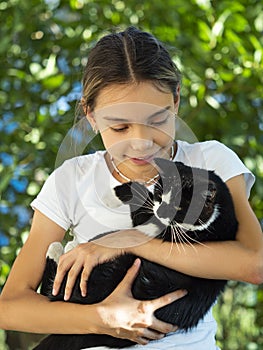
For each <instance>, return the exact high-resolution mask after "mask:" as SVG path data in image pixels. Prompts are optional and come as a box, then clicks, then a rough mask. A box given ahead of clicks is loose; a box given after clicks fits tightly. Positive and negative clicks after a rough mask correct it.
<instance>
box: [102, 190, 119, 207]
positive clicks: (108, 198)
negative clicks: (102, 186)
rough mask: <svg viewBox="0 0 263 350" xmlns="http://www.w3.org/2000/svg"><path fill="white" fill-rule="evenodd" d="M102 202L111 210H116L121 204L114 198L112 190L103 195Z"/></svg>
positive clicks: (114, 194)
mask: <svg viewBox="0 0 263 350" xmlns="http://www.w3.org/2000/svg"><path fill="white" fill-rule="evenodd" d="M102 201H103V203H104V204H105V205H106V206H107V207H109V208H112V209H113V208H118V207H120V206H121V205H122V204H123V203H122V201H121V200H119V198H118V197H117V196H116V193H115V190H114V188H112V189H111V190H109V191H108V192H107V193H105V195H104V196H103V197H102Z"/></svg>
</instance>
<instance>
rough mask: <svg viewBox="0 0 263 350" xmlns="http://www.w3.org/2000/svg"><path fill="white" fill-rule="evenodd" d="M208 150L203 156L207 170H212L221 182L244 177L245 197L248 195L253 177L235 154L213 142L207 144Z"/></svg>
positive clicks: (253, 180)
mask: <svg viewBox="0 0 263 350" xmlns="http://www.w3.org/2000/svg"><path fill="white" fill-rule="evenodd" d="M207 145H208V148H207V149H206V150H205V152H204V155H205V158H206V161H207V163H208V168H209V169H211V170H214V171H215V173H216V174H217V175H219V176H220V177H221V178H222V180H223V181H225V182H226V181H227V180H229V179H231V178H232V177H235V176H237V175H241V174H243V175H244V179H245V183H246V192H247V197H249V195H250V191H251V188H252V186H253V184H254V182H255V176H254V175H253V174H252V172H251V171H250V170H249V169H248V168H247V167H246V166H245V164H244V163H243V162H242V161H241V160H240V158H239V157H238V156H237V154H236V153H235V152H233V151H232V150H231V149H230V148H228V147H227V146H225V145H224V144H222V143H220V142H218V141H213V142H211V143H210V144H209V143H208V144H207Z"/></svg>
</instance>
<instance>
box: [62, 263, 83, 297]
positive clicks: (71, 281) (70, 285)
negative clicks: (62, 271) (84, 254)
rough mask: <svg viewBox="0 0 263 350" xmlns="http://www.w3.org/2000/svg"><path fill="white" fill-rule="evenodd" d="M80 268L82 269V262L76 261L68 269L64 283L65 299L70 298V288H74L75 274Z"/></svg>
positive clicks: (76, 274)
mask: <svg viewBox="0 0 263 350" xmlns="http://www.w3.org/2000/svg"><path fill="white" fill-rule="evenodd" d="M81 269H82V264H81V263H78V262H77V261H76V262H75V264H74V265H73V266H72V267H71V269H70V270H69V272H68V277H67V283H66V287H65V294H64V300H65V301H67V300H69V299H70V296H71V293H72V290H73V288H74V285H75V282H76V279H77V276H78V274H79V273H80V271H81Z"/></svg>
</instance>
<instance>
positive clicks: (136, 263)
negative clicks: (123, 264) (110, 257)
mask: <svg viewBox="0 0 263 350" xmlns="http://www.w3.org/2000/svg"><path fill="white" fill-rule="evenodd" d="M140 262H141V261H140V259H138V258H137V259H135V261H134V263H133V265H134V266H139V265H140Z"/></svg>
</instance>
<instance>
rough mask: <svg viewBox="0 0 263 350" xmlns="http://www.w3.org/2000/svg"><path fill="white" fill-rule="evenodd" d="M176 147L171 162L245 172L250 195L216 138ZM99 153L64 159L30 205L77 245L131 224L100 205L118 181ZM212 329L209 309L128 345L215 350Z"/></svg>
mask: <svg viewBox="0 0 263 350" xmlns="http://www.w3.org/2000/svg"><path fill="white" fill-rule="evenodd" d="M177 145H178V147H177V152H176V155H175V158H174V161H180V162H183V163H184V164H186V165H189V166H193V167H199V168H204V169H208V170H214V171H215V173H216V174H217V175H219V176H220V177H221V178H222V180H223V181H227V180H229V179H230V178H232V177H234V176H237V175H240V174H244V178H245V181H246V188H247V196H249V193H250V190H251V187H252V185H253V183H254V180H255V179H254V176H253V174H252V173H251V172H250V171H249V170H248V169H247V168H246V167H245V165H244V164H243V163H242V162H241V160H240V159H239V158H238V156H237V155H236V154H235V153H234V152H233V151H231V150H230V149H229V148H227V147H226V146H224V145H223V144H221V143H219V142H217V141H207V142H197V143H194V144H189V143H187V142H184V141H177ZM104 155H105V151H98V152H96V153H94V154H89V155H84V156H79V157H75V158H72V159H70V160H67V161H65V162H64V163H63V165H62V166H60V167H59V168H58V169H56V170H55V171H54V172H53V173H52V174H51V175H50V176H49V178H48V179H47V181H46V182H45V184H44V186H43V188H42V190H41V191H40V193H39V194H38V196H37V198H36V199H34V200H33V202H32V203H31V206H32V208H33V209H38V210H39V211H41V212H42V213H43V214H44V215H46V216H47V217H48V218H50V219H51V220H52V221H54V222H55V223H57V224H58V225H59V226H61V227H63V228H64V229H65V230H68V229H69V228H70V227H71V229H72V230H73V232H74V236H75V237H74V238H75V239H76V240H77V241H78V243H83V242H87V241H88V240H90V239H91V238H93V237H94V236H97V235H98V234H100V233H104V232H110V231H113V230H121V229H127V228H131V227H132V222H131V219H130V215H129V207H128V206H127V205H122V206H120V207H118V208H115V209H112V208H109V207H108V206H107V205H106V204H105V203H104V198H105V195H106V194H107V193H108V191H109V190H110V188H113V187H114V186H116V185H119V184H120V183H119V182H118V181H117V180H116V179H115V178H114V177H113V176H112V174H111V172H110V171H109V169H108V167H107V164H106V162H105V158H104ZM215 333H216V322H215V320H214V318H213V316H212V310H210V311H209V312H208V313H207V314H206V316H205V317H204V319H203V320H202V321H200V322H199V324H198V326H197V327H196V328H194V329H193V330H191V331H190V332H187V333H185V332H176V333H170V334H168V335H167V336H166V337H164V338H163V339H161V340H158V341H151V342H150V343H149V344H148V345H146V346H140V345H136V346H133V347H132V348H133V349H135V348H136V350H137V349H145V350H146V349H147V350H153V349H165V350H168V349H169V350H204V349H209V350H216V349H218V348H217V347H216V345H215ZM94 349H95V348H94ZM98 349H99V348H96V350H98Z"/></svg>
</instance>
